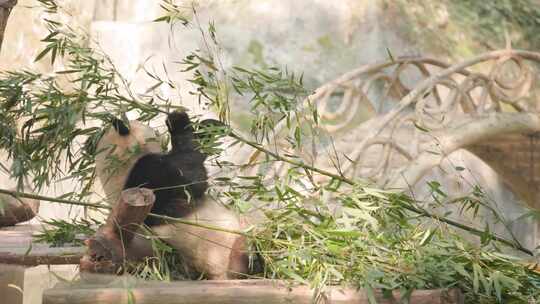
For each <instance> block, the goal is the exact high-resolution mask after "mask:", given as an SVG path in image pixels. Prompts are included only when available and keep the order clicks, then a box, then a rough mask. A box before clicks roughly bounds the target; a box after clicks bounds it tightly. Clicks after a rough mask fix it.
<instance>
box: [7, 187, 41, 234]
mask: <svg viewBox="0 0 540 304" xmlns="http://www.w3.org/2000/svg"><path fill="white" fill-rule="evenodd" d="M38 210H39V201H38V200H33V199H26V198H18V197H15V196H11V195H8V194H0V227H6V226H13V225H15V224H18V223H22V222H26V221H29V220H31V219H32V218H34V216H36V214H37V212H38Z"/></svg>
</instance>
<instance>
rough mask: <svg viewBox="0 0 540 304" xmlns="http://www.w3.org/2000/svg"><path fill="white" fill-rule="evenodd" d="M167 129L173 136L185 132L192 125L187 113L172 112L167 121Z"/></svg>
mask: <svg viewBox="0 0 540 304" xmlns="http://www.w3.org/2000/svg"><path fill="white" fill-rule="evenodd" d="M165 123H166V124H167V128H168V129H169V132H170V133H171V134H176V133H179V132H184V131H185V130H187V129H188V128H189V127H190V125H191V120H189V116H188V115H187V113H186V112H178V111H175V112H172V113H169V115H167V120H166V121H165Z"/></svg>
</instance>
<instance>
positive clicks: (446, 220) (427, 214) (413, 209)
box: [229, 132, 534, 256]
mask: <svg viewBox="0 0 540 304" xmlns="http://www.w3.org/2000/svg"><path fill="white" fill-rule="evenodd" d="M229 135H230V136H231V137H232V138H234V139H236V140H238V141H240V142H243V143H245V144H247V145H249V146H251V147H253V148H254V149H257V150H259V151H261V152H263V153H265V154H267V155H270V156H272V157H273V158H275V159H276V160H278V161H283V162H286V163H289V164H291V165H294V166H298V167H301V168H304V169H307V170H310V171H313V172H317V173H320V174H323V175H326V176H328V177H332V178H335V179H337V180H339V181H342V182H344V183H347V184H349V185H354V184H355V182H354V181H353V180H352V179H349V178H347V177H345V176H343V175H337V174H334V173H331V172H328V171H326V170H322V169H319V168H316V167H313V166H310V165H307V164H304V163H302V162H297V161H294V160H291V159H288V158H286V157H283V156H281V155H278V154H276V153H274V152H272V151H269V150H267V149H265V148H263V147H262V146H261V145H259V144H257V143H255V142H252V141H250V140H247V139H245V138H243V137H241V136H239V135H237V134H234V133H232V132H231V134H229ZM398 204H399V205H400V206H401V207H403V208H405V209H407V210H409V211H411V212H413V213H416V214H418V215H420V216H423V217H427V218H431V219H433V220H437V221H440V222H443V223H446V224H448V225H450V226H453V227H456V228H459V229H462V230H465V231H467V232H470V233H471V234H474V235H476V236H482V235H485V234H486V232H487V231H484V230H480V229H476V228H473V227H470V226H467V225H464V224H461V223H459V222H456V221H453V220H451V219H449V218H446V217H444V216H439V215H436V214H433V213H430V212H428V211H426V210H424V209H421V208H418V207H414V206H411V205H408V204H404V203H398ZM487 234H488V235H489V236H490V238H491V239H492V240H495V241H497V242H500V243H502V244H505V245H507V246H510V247H512V248H515V249H517V250H519V251H521V252H524V253H526V254H528V255H531V256H533V255H534V253H533V252H532V251H531V250H529V249H527V248H525V247H523V246H521V245H520V244H517V243H514V242H511V241H509V240H507V239H505V238H502V237H500V236H497V235H496V234H494V233H492V232H487Z"/></svg>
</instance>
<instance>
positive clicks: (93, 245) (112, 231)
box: [79, 188, 156, 273]
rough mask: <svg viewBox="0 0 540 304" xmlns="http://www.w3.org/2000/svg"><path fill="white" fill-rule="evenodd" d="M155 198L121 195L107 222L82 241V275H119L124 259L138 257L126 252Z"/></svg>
mask: <svg viewBox="0 0 540 304" xmlns="http://www.w3.org/2000/svg"><path fill="white" fill-rule="evenodd" d="M155 199H156V198H155V196H154V193H153V191H152V190H150V189H145V188H131V189H126V190H124V191H122V193H121V194H120V198H119V200H118V203H117V204H116V205H115V206H114V207H113V209H112V210H111V213H110V214H109V217H108V218H107V221H106V222H105V224H104V225H103V226H101V227H100V228H99V229H98V231H97V232H96V234H95V235H94V236H93V237H92V238H90V239H88V240H86V241H85V244H86V245H87V247H88V250H87V253H86V254H85V255H84V256H83V257H82V258H81V260H80V262H79V265H80V269H81V272H92V273H117V272H121V269H122V265H123V264H124V262H125V261H126V258H130V257H131V256H139V255H140V254H138V253H135V254H131V253H130V252H129V249H130V248H131V247H130V243H131V241H132V240H133V238H134V235H135V233H136V231H137V230H139V228H140V227H141V225H142V223H143V221H144V219H145V218H146V216H147V215H148V213H149V212H150V210H152V206H153V205H154V201H155Z"/></svg>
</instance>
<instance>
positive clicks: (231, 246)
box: [96, 121, 247, 279]
mask: <svg viewBox="0 0 540 304" xmlns="http://www.w3.org/2000/svg"><path fill="white" fill-rule="evenodd" d="M129 130H130V132H129V135H128V136H119V135H118V132H117V131H116V130H115V129H114V128H112V127H111V128H110V129H109V130H107V131H106V132H105V134H104V135H103V137H102V139H101V140H100V142H99V144H98V147H97V151H98V154H97V155H96V170H97V176H98V178H99V180H100V182H101V183H102V186H103V189H104V191H105V194H106V195H107V201H108V202H109V203H110V204H111V205H114V204H116V202H117V200H118V197H119V194H120V192H121V191H122V190H123V188H124V185H125V183H126V180H127V178H128V175H129V174H130V172H131V168H132V167H133V166H134V164H135V163H136V162H137V160H139V159H140V158H141V157H143V156H144V155H146V154H148V153H162V152H163V150H162V145H161V143H160V141H161V140H160V139H159V138H158V137H157V136H156V133H155V131H154V130H153V129H152V128H150V127H149V126H146V125H144V124H142V123H140V122H137V121H130V122H129ZM110 157H112V158H113V159H115V161H121V162H122V165H121V166H118V167H117V168H115V169H114V170H110V169H109V167H110V165H111V162H110V161H109V159H110ZM193 203H195V204H196V205H197V206H198V207H197V208H195V209H194V211H193V212H191V213H189V214H188V215H185V216H183V217H182V220H186V221H192V222H194V223H198V224H202V225H208V226H215V227H220V228H224V229H228V230H236V231H238V230H241V229H242V228H244V225H243V223H241V221H240V219H239V217H238V216H237V215H236V214H235V213H234V212H232V211H231V210H229V209H228V208H226V207H225V206H223V205H222V204H220V203H219V202H216V201H214V200H212V199H211V198H209V197H207V196H204V197H203V198H200V199H198V200H197V201H195V202H193ZM151 229H152V231H153V233H154V234H155V235H156V236H157V237H159V238H160V239H162V240H163V241H165V242H166V243H168V244H170V245H171V246H172V247H173V248H175V249H176V250H178V251H179V253H180V254H181V255H182V257H183V260H184V261H186V262H188V263H189V265H191V266H192V267H193V269H194V270H195V271H196V272H198V273H202V274H204V275H205V276H206V277H208V278H209V279H228V278H235V277H237V276H236V274H238V273H245V272H246V271H247V261H246V262H245V263H244V261H243V259H244V257H242V258H239V257H238V252H239V251H242V252H244V250H245V239H244V237H242V236H241V235H238V234H234V233H230V232H224V231H217V230H212V229H206V228H202V227H197V226H193V225H188V224H182V223H174V224H163V225H157V226H152V227H151ZM141 242H144V241H143V240H142V239H140V238H139V239H137V240H136V242H135V244H137V245H136V246H141V249H142V247H145V249H146V250H148V248H149V246H148V244H142V243H141ZM241 260H242V261H241Z"/></svg>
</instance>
